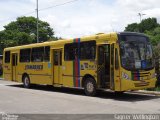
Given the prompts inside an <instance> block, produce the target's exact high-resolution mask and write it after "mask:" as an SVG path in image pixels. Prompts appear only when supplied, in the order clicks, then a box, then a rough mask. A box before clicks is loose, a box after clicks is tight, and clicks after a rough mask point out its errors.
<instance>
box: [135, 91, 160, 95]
mask: <svg viewBox="0 0 160 120" xmlns="http://www.w3.org/2000/svg"><path fill="white" fill-rule="evenodd" d="M133 92H134V93H142V94H152V95H158V96H160V91H159V92H158V91H147V90H138V91H133Z"/></svg>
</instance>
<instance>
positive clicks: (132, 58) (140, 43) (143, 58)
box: [120, 35, 154, 70]
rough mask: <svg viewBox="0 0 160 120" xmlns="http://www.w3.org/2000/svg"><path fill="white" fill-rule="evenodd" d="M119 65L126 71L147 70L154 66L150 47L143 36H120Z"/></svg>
mask: <svg viewBox="0 0 160 120" xmlns="http://www.w3.org/2000/svg"><path fill="white" fill-rule="evenodd" d="M120 53H121V64H122V67H124V68H125V69H127V70H148V69H152V68H153V66H154V64H153V63H154V61H153V53H152V46H151V44H150V43H149V40H148V38H147V37H145V36H138V35H135V36H134V35H122V36H121V40H120Z"/></svg>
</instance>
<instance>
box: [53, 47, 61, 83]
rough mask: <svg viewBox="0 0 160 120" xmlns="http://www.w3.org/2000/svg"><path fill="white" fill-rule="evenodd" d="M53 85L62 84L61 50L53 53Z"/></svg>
mask: <svg viewBox="0 0 160 120" xmlns="http://www.w3.org/2000/svg"><path fill="white" fill-rule="evenodd" d="M53 79H54V80H53V83H54V84H62V50H61V49H57V50H54V51H53Z"/></svg>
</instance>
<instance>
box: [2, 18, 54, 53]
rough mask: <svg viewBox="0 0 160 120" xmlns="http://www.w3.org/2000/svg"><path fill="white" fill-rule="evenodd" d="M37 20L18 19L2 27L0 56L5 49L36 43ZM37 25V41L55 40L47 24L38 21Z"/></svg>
mask: <svg viewBox="0 0 160 120" xmlns="http://www.w3.org/2000/svg"><path fill="white" fill-rule="evenodd" d="M36 23H37V19H36V18H34V17H19V18H17V20H16V21H13V22H11V23H9V24H8V25H6V26H4V28H5V29H4V30H3V31H0V54H2V51H3V49H4V48H5V47H12V46H17V45H24V44H30V43H36V42H37V40H36V34H37V26H36ZM38 23H39V41H40V42H45V41H48V40H57V38H56V37H54V32H53V29H52V28H51V27H50V25H49V24H48V23H47V22H44V21H41V20H39V21H38Z"/></svg>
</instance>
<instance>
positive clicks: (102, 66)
mask: <svg viewBox="0 0 160 120" xmlns="http://www.w3.org/2000/svg"><path fill="white" fill-rule="evenodd" d="M110 56H111V55H110V44H108V45H100V46H98V68H97V72H98V75H97V77H98V81H99V85H100V88H107V89H109V88H110Z"/></svg>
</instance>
